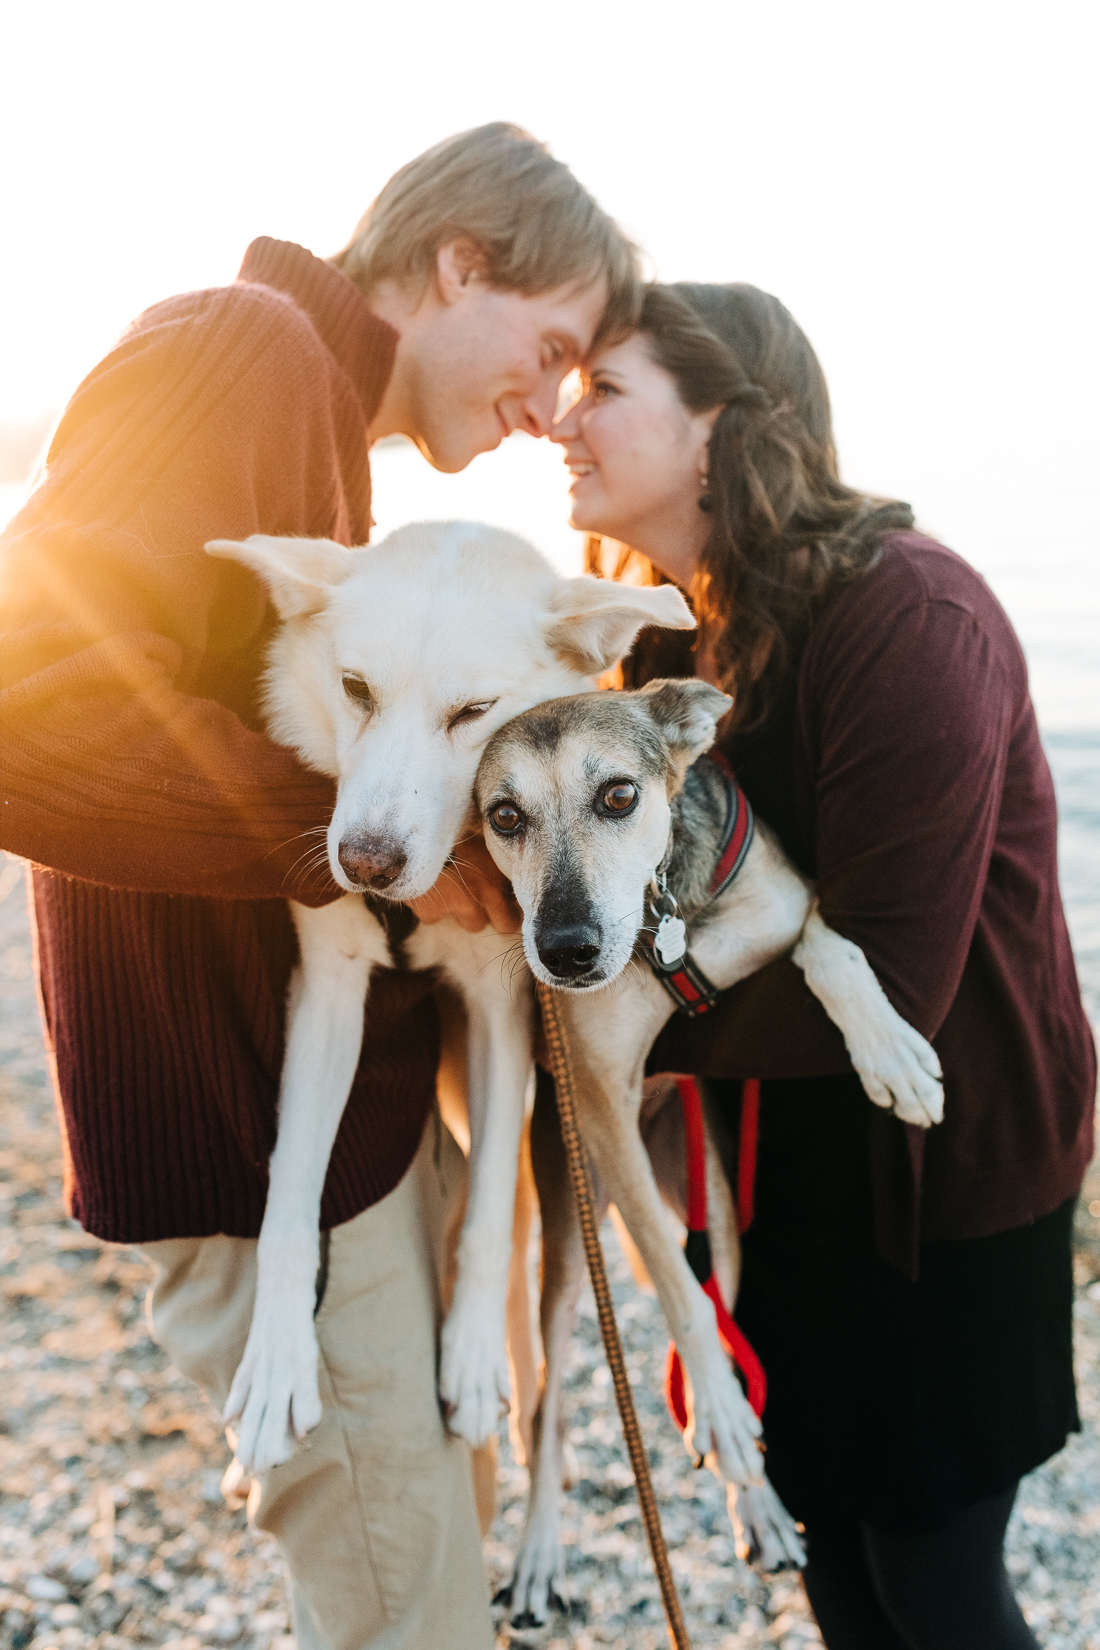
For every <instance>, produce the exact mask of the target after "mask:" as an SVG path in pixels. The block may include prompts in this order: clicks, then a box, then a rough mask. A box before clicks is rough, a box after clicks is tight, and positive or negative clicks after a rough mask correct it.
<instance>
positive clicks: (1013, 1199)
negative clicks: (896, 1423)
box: [652, 532, 1096, 1275]
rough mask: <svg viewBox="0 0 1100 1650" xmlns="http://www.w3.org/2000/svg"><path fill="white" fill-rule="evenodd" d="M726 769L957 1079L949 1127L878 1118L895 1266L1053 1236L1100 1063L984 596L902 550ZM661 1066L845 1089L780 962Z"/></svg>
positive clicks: (1041, 810) (1008, 645)
mask: <svg viewBox="0 0 1100 1650" xmlns="http://www.w3.org/2000/svg"><path fill="white" fill-rule="evenodd" d="M727 749H728V754H729V755H730V757H731V760H732V761H733V762H734V765H735V766H736V767H737V770H738V777H739V779H740V780H741V783H742V784H743V786H744V787H745V789H746V791H747V792H748V795H749V797H750V799H751V800H752V802H753V803H754V805H755V806H756V807H757V809H758V810H759V812H760V814H761V815H762V817H763V818H764V819H766V820H767V821H768V822H769V823H770V824H771V825H773V826H774V827H775V828H776V830H777V831H778V832H779V834H780V836H781V837H782V839H783V842H784V846H785V847H786V848H787V851H788V852H789V853H790V854H791V856H792V857H793V858H794V860H795V861H796V862H797V863H798V864H799V865H800V866H801V867H802V869H803V870H804V871H806V872H807V873H809V874H810V875H812V876H815V877H816V878H817V879H818V891H819V897H820V900H821V911H822V915H823V916H824V918H825V920H826V921H827V922H828V923H829V924H830V925H831V926H832V927H833V928H835V929H837V930H838V932H840V933H841V934H844V935H845V936H846V937H847V938H848V939H851V940H854V941H855V942H856V943H857V944H858V945H860V946H862V948H863V950H864V952H865V953H866V955H867V958H868V960H869V961H870V963H871V966H872V967H873V968H874V970H875V972H876V974H877V975H878V977H879V979H880V980H881V982H882V984H883V986H884V988H885V990H886V993H887V996H888V997H889V998H890V1000H891V1002H892V1003H893V1004H894V1006H895V1008H897V1010H898V1012H899V1013H901V1014H903V1015H904V1016H905V1018H906V1019H907V1020H909V1021H910V1022H911V1023H912V1024H913V1025H915V1026H916V1027H917V1029H918V1030H919V1031H921V1032H923V1033H924V1035H925V1036H926V1037H929V1038H931V1040H932V1042H933V1043H934V1045H935V1048H936V1050H937V1052H938V1054H939V1056H940V1060H941V1062H942V1064H943V1069H944V1094H945V1108H944V1121H943V1122H942V1123H941V1124H940V1125H939V1126H938V1127H936V1128H932V1129H929V1130H928V1131H927V1132H925V1131H923V1130H921V1129H918V1128H913V1127H906V1125H904V1124H902V1123H899V1122H898V1121H897V1119H896V1118H894V1117H893V1116H891V1115H890V1114H889V1113H888V1112H883V1111H880V1110H878V1109H877V1108H876V1107H874V1106H872V1105H871V1104H870V1102H868V1105H867V1114H868V1127H869V1130H870V1151H871V1165H872V1177H873V1191H874V1202H875V1225H876V1239H877V1243H878V1247H879V1249H880V1251H881V1253H882V1254H883V1255H884V1256H885V1257H886V1258H887V1259H888V1260H890V1261H892V1262H893V1263H894V1264H895V1265H896V1266H898V1267H900V1268H901V1269H902V1270H903V1271H905V1272H907V1273H909V1274H910V1275H914V1274H915V1271H916V1267H917V1250H918V1244H919V1241H920V1240H921V1239H937V1238H978V1237H984V1236H987V1235H989V1234H991V1233H993V1232H1000V1231H1005V1230H1007V1229H1008V1228H1010V1227H1013V1226H1021V1225H1024V1224H1026V1223H1027V1222H1029V1221H1032V1220H1036V1219H1037V1218H1038V1217H1039V1216H1041V1215H1047V1214H1050V1213H1051V1212H1052V1211H1053V1210H1054V1209H1056V1208H1057V1207H1058V1206H1059V1205H1060V1204H1061V1203H1063V1202H1065V1200H1066V1199H1067V1198H1070V1197H1072V1196H1073V1195H1074V1194H1075V1192H1076V1191H1077V1190H1078V1188H1079V1187H1080V1184H1081V1180H1082V1177H1083V1175H1084V1171H1085V1168H1086V1167H1087V1165H1088V1162H1089V1159H1090V1157H1091V1155H1092V1143H1093V1105H1094V1098H1095V1094H1096V1051H1095V1048H1094V1045H1093V1041H1092V1035H1091V1033H1090V1030H1089V1026H1088V1022H1087V1020H1086V1018H1085V1012H1084V1009H1083V1007H1082V1004H1081V994H1080V991H1079V989H1078V984H1077V976H1076V972H1075V969H1074V962H1073V954H1072V951H1071V949H1070V942H1069V935H1068V933H1067V931H1066V922H1065V917H1064V915H1063V911H1062V902H1061V899H1060V897H1059V893H1058V859H1057V817H1056V811H1055V803H1054V789H1053V786H1052V784H1051V779H1050V771H1049V769H1048V767H1047V762H1046V758H1045V756H1044V755H1043V750H1042V746H1041V744H1040V742H1039V732H1038V728H1037V727H1036V723H1035V713H1034V710H1033V709H1032V705H1031V699H1030V697H1029V694H1028V684H1027V668H1026V665H1025V663H1024V658H1023V654H1022V652H1021V650H1020V645H1019V642H1018V641H1017V639H1016V636H1015V634H1014V633H1013V630H1012V627H1011V625H1010V624H1009V622H1008V619H1007V618H1006V617H1005V614H1004V612H1003V610H1002V609H1001V607H1000V605H999V604H998V602H997V601H996V599H995V597H994V596H993V594H992V592H991V591H990V590H989V588H988V586H987V585H986V584H985V582H984V581H983V580H982V579H981V578H979V576H978V574H977V573H975V572H974V570H973V569H972V568H971V567H969V566H968V565H967V564H966V562H964V561H963V560H962V559H961V558H960V557H958V556H956V555H954V554H952V552H951V551H950V550H945V549H944V547H943V546H942V545H940V544H936V543H934V542H933V541H932V540H931V539H928V538H924V537H922V536H921V535H920V534H919V533H915V532H899V533H893V534H890V535H888V536H887V537H886V539H885V540H884V543H883V547H882V553H881V556H880V558H879V560H878V562H877V563H876V565H875V567H874V568H873V569H872V570H871V571H870V572H869V573H867V574H866V575H865V576H864V577H863V578H861V579H859V580H858V581H856V582H855V583H853V584H851V585H848V586H846V587H845V588H843V589H841V590H839V591H838V592H837V593H836V594H835V595H834V596H833V597H832V598H831V599H830V600H829V602H828V603H827V604H826V606H825V609H824V611H823V612H822V614H821V615H820V617H819V619H818V620H817V622H816V624H815V625H814V628H813V630H812V632H811V634H810V639H809V641H808V643H807V645H806V648H805V651H804V653H803V656H802V660H801V664H800V668H799V672H798V679H797V684H796V691H795V694H794V696H793V698H792V700H791V701H790V702H789V704H788V705H787V707H786V709H785V711H784V712H783V714H781V715H780V716H779V717H778V718H777V719H776V720H775V722H774V723H773V725H772V727H771V728H770V729H769V730H767V731H766V732H765V733H764V734H763V735H762V736H755V737H754V736H751V735H750V736H747V737H746V738H745V739H743V740H741V741H734V742H732V743H731V744H729V745H728V747H727ZM652 1064H653V1069H657V1070H666V1071H668V1070H673V1071H692V1072H697V1073H701V1074H704V1075H711V1076H728V1077H765V1078H766V1077H796V1078H797V1077H814V1076H820V1075H823V1074H826V1073H836V1072H843V1071H850V1070H851V1067H850V1065H849V1063H848V1059H847V1056H846V1054H845V1052H844V1046H843V1043H842V1040H841V1037H840V1033H839V1032H838V1031H837V1030H836V1028H835V1026H833V1024H832V1023H831V1021H830V1020H829V1019H828V1018H827V1017H826V1015H825V1011H824V1009H822V1008H821V1006H820V1004H819V1003H818V1002H817V1001H816V999H815V998H814V997H812V996H811V995H810V993H809V991H808V990H807V988H806V985H805V983H804V981H803V979H802V976H801V974H800V973H799V972H798V970H797V969H796V968H795V967H794V965H793V963H791V962H789V961H786V960H784V961H781V962H778V963H775V964H773V965H772V966H771V967H770V968H766V969H763V970H762V971H761V972H760V973H759V974H757V975H755V976H754V977H753V978H752V979H750V980H747V981H745V982H744V984H743V985H741V986H739V987H737V988H735V989H734V990H733V991H732V992H730V993H728V994H727V996H726V997H725V998H724V999H723V1002H722V1003H721V1004H720V1006H719V1007H718V1008H717V1009H715V1010H714V1011H713V1012H712V1013H711V1014H709V1015H707V1016H706V1017H704V1018H703V1019H701V1020H697V1021H688V1022H684V1021H677V1022H674V1023H673V1024H672V1025H671V1026H670V1027H669V1028H668V1030H667V1031H666V1032H665V1033H664V1035H663V1036H662V1038H661V1039H660V1040H659V1042H658V1045H657V1049H656V1051H655V1059H654V1061H653V1062H652Z"/></svg>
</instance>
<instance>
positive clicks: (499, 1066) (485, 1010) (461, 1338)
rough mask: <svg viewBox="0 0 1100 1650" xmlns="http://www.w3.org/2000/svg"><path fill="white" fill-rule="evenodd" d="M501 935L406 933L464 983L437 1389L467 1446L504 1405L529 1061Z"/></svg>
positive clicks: (422, 954) (414, 947) (526, 1016)
mask: <svg viewBox="0 0 1100 1650" xmlns="http://www.w3.org/2000/svg"><path fill="white" fill-rule="evenodd" d="M507 949H508V945H507V941H505V940H502V938H501V936H500V935H499V934H496V933H495V932H494V931H493V930H492V929H486V930H485V931H484V932H482V933H481V934H464V933H463V932H462V930H461V929H460V928H458V927H457V925H456V924H454V923H447V922H444V923H435V924H432V925H431V926H430V927H423V926H422V927H421V928H419V929H418V930H417V931H416V933H415V934H414V935H412V936H411V938H410V940H409V941H408V942H407V951H408V954H409V957H410V960H411V961H412V963H413V964H414V966H416V967H425V966H427V967H433V966H434V967H440V968H443V969H445V970H446V973H447V977H448V979H449V980H450V981H451V982H452V983H453V984H454V985H456V986H458V988H459V989H460V991H461V992H462V995H463V1000H464V1002H465V1007H466V1019H467V1031H466V1036H467V1081H466V1092H467V1097H468V1108H469V1125H470V1187H469V1193H468V1196H467V1201H466V1216H465V1219H464V1220H463V1223H462V1233H461V1236H460V1237H459V1242H458V1257H457V1260H458V1273H457V1278H456V1281H455V1290H454V1298H453V1300H452V1302H451V1307H450V1310H449V1311H448V1313H447V1317H446V1320H445V1321H444V1324H443V1335H442V1352H441V1358H440V1370H439V1392H440V1397H441V1398H442V1400H443V1403H444V1406H445V1408H446V1411H447V1418H448V1420H447V1424H448V1426H449V1427H450V1429H451V1431H452V1432H454V1433H456V1434H457V1435H458V1436H459V1437H461V1438H465V1439H466V1440H467V1442H468V1443H470V1444H472V1445H474V1446H475V1447H476V1446H478V1445H480V1444H483V1443H484V1442H485V1440H486V1438H488V1437H489V1435H490V1434H491V1433H494V1432H495V1431H496V1426H497V1421H498V1420H499V1418H500V1415H501V1413H502V1408H507V1404H508V1393H509V1381H508V1354H507V1338H506V1334H505V1310H506V1302H507V1293H508V1269H509V1259H510V1256H511V1252H512V1224H513V1218H514V1210H515V1193H516V1171H517V1164H518V1159H519V1146H520V1135H521V1133H522V1130H523V1120H524V1101H525V1097H526V1093H527V1084H528V1079H529V1077H530V1072H531V1066H532V1050H533V1048H534V1031H535V997H534V986H533V983H532V981H531V980H530V977H529V976H528V975H527V974H526V973H523V974H520V975H518V976H517V977H516V978H515V979H513V980H512V981H511V982H510V984H509V985H507V986H506V985H505V984H504V983H503V982H502V980H501V977H500V972H501V971H500V968H499V966H498V965H499V964H500V961H501V957H502V953H503V952H506V951H507Z"/></svg>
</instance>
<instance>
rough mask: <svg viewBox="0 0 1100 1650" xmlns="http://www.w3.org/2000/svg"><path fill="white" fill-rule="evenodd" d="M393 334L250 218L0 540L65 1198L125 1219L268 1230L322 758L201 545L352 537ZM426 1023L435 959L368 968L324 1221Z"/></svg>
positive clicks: (3, 682)
mask: <svg viewBox="0 0 1100 1650" xmlns="http://www.w3.org/2000/svg"><path fill="white" fill-rule="evenodd" d="M395 346H396V336H395V334H394V333H393V331H392V330H391V329H390V328H389V327H388V326H386V325H385V324H384V323H383V322H380V321H379V320H377V319H376V318H375V317H374V316H373V315H372V314H371V312H370V310H369V308H368V307H367V304H366V303H365V301H364V299H363V297H362V295H361V294H360V293H359V291H358V290H357V289H356V288H355V287H354V286H353V285H352V283H351V282H350V281H348V280H347V279H346V277H345V276H343V275H342V274H340V273H339V272H338V271H337V270H335V269H333V268H331V267H330V266H329V265H327V264H324V263H321V262H320V261H319V260H318V259H316V258H314V257H312V256H311V255H310V254H309V253H308V252H306V251H304V250H303V249H302V248H301V247H296V246H292V245H289V244H287V243H285V242H277V241H270V240H260V241H256V242H254V243H253V245H252V246H251V247H250V248H249V251H248V254H247V256H246V258H245V262H244V265H243V267H242V269H241V273H240V276H239V278H238V280H237V282H236V283H235V284H234V285H233V286H230V287H225V288H219V289H216V290H213V291H208V292H195V293H188V294H186V295H184V296H182V297H179V298H173V299H170V300H168V301H167V302H166V303H163V304H159V305H157V306H156V307H155V308H153V309H151V310H149V311H147V312H146V313H145V314H144V315H142V316H141V317H139V319H138V320H137V321H136V322H135V323H134V325H133V326H132V327H131V328H130V330H129V331H128V332H127V333H126V334H125V336H124V337H123V338H122V339H121V341H120V342H119V344H118V346H117V347H116V348H115V349H114V350H113V351H112V352H111V354H110V355H108V356H107V358H106V359H105V360H104V361H103V362H101V363H100V365H99V366H98V367H97V368H96V369H95V371H94V372H92V373H91V374H90V375H89V377H88V378H87V379H86V380H85V381H84V383H83V384H82V385H81V386H80V388H79V389H78V390H77V392H76V394H75V396H74V397H73V399H72V401H71V403H70V404H69V406H68V408H67V409H66V412H65V415H64V417H63V418H62V421H61V424H60V426H59V428H58V431H57V434H56V436H55V438H54V441H53V443H52V446H51V449H50V453H49V458H48V463H47V467H46V471H45V477H44V480H43V481H42V484H41V485H40V487H39V488H38V490H37V491H36V492H35V494H34V496H33V497H32V498H31V500H30V501H29V503H28V504H27V506H26V507H25V508H24V509H23V511H22V512H21V513H20V514H19V515H18V516H17V517H16V519H15V521H14V522H13V523H12V524H11V526H10V528H9V529H8V532H7V533H6V534H5V536H4V538H3V540H2V541H0V846H2V847H4V848H6V849H8V850H9V851H10V852H12V853H15V854H20V855H23V856H25V857H26V858H28V859H30V860H32V861H33V862H34V863H35V865H36V867H50V869H49V870H45V869H36V870H35V871H34V873H33V896H34V912H35V916H36V919H37V929H38V957H39V971H40V978H41V987H42V1000H43V1006H44V1013H45V1019H46V1025H47V1033H48V1040H49V1042H50V1044H51V1048H52V1053H53V1056H54V1061H55V1069H56V1081H57V1090H58V1096H59V1102H60V1107H61V1112H62V1117H63V1122H64V1128H65V1132H66V1136H67V1142H68V1157H69V1197H70V1201H71V1207H72V1211H73V1213H74V1215H76V1217H77V1218H78V1219H79V1220H80V1221H81V1223H82V1224H83V1225H84V1226H85V1227H86V1228H87V1229H88V1230H89V1231H91V1232H94V1233H96V1234H97V1235H98V1236H100V1237H103V1238H108V1239H112V1240H114V1241H118V1242H137V1241H152V1240H154V1239H157V1238H167V1237H182V1236H204V1235H207V1234H210V1233H214V1232H226V1233H230V1234H233V1235H238V1236H250V1235H255V1234H256V1233H257V1232H258V1231H259V1226H260V1221H261V1218H262V1215H263V1207H264V1199H265V1196H266V1190H267V1159H268V1156H269V1153H270V1149H271V1145H272V1143H273V1139H274V1127H275V1101H276V1094H277V1088H278V1080H279V1071H280V1066H281V1062H282V1052H283V1025H284V1000H285V995H286V987H287V981H288V978H289V974H290V970H291V968H292V966H293V962H294V958H295V940H294V933H293V928H292V926H291V923H290V919H289V915H288V912H287V909H286V904H285V899H286V896H288V895H292V896H293V897H294V898H295V899H298V900H302V901H304V902H306V903H312V904H324V903H325V902H326V901H327V900H329V899H332V898H334V897H335V896H336V893H337V889H336V887H335V885H334V884H333V883H332V882H331V880H330V878H329V876H328V872H327V869H324V870H322V871H320V872H317V871H311V870H310V866H311V864H312V863H313V862H314V860H315V856H314V854H313V849H314V848H315V847H316V846H317V845H318V841H319V833H320V832H321V831H322V830H323V828H324V827H325V825H326V824H327V822H328V818H329V815H330V813H331V810H332V804H333V787H332V784H331V782H330V781H329V780H327V779H324V778H322V777H320V776H318V775H316V774H312V773H310V772H308V771H307V770H306V769H304V768H303V767H302V766H301V764H300V763H299V762H298V761H297V759H296V758H295V757H294V756H293V755H292V754H291V753H290V752H289V751H287V750H285V749H283V748H282V747H280V746H278V745H275V744H273V743H272V742H271V741H270V740H269V739H268V738H267V737H266V735H265V733H264V732H263V729H262V723H261V719H260V715H259V710H258V704H257V691H256V690H257V680H258V675H259V672H260V669H261V667H262V663H263V657H264V648H265V644H266V642H267V639H268V637H269V635H270V632H271V627H272V623H273V615H272V612H271V609H270V607H269V606H268V604H267V602H266V599H265V595H264V592H263V591H262V589H261V588H260V586H259V584H258V583H257V582H256V581H255V580H254V579H253V578H252V577H251V575H250V574H248V573H246V572H245V571H244V570H243V569H241V568H239V567H237V566H235V565H234V564H232V563H227V562H222V561H218V562H215V561H212V560H211V559H210V558H208V557H207V556H206V555H205V554H204V553H203V544H204V542H205V541H206V540H207V539H209V538H244V537H246V536H247V535H248V534H249V533H255V532H265V533H278V534H299V535H308V536H324V537H329V538H334V539H337V540H339V541H340V542H341V543H343V544H361V543H364V542H365V541H366V539H367V537H368V534H369V527H370V467H369V462H368V453H367V426H368V424H369V422H370V419H371V418H372V416H373V415H374V413H375V412H376V410H377V407H378V405H379V403H380V401H381V398H382V394H383V392H384V390H385V387H386V383H387V381H388V379H389V375H390V372H391V370H392V367H393V357H394V350H395ZM437 1048H438V1035H437V1023H436V1018H435V1011H434V1006H433V1004H432V1002H431V1000H430V998H429V996H428V982H427V981H426V980H425V979H424V978H422V977H417V976H410V977H400V976H397V975H391V974H382V975H380V976H376V978H375V982H374V984H373V985H372V991H371V999H370V1004H369V1008H368V1013H367V1022H366V1030H365V1036H364V1044H363V1056H362V1060H361V1063H360V1068H359V1072H358V1075H357V1078H356V1081H355V1085H354V1088H353V1090H352V1095H351V1099H350V1101H349V1104H348V1108H347V1111H346V1112H345V1115H344V1120H343V1123H342V1126H341V1129H340V1133H339V1135H338V1137H337V1141H336V1146H335V1149H334V1151H333V1156H332V1163H331V1166H330V1169H329V1175H328V1180H327V1183H326V1186H325V1193H324V1200H323V1204H322V1221H323V1223H324V1224H325V1225H326V1226H329V1225H334V1224H337V1223H338V1222H341V1221H344V1220H348V1219H350V1218H351V1217H352V1216H353V1215H355V1214H357V1213H358V1212H359V1211H360V1210H361V1209H363V1208H365V1207H366V1206H367V1205H368V1204H370V1203H372V1202H375V1201H377V1199H379V1198H380V1197H383V1196H384V1195H385V1194H386V1193H387V1192H388V1191H390V1190H391V1189H392V1188H393V1187H394V1186H395V1185H396V1184H397V1181H398V1180H399V1179H400V1177H401V1175H402V1174H403V1173H404V1171H405V1169H406V1167H407V1166H408V1164H409V1162H410V1161H411V1159H412V1156H413V1153H414V1151H415V1150H416V1146H417V1143H418V1141H419V1138H420V1134H421V1130H422V1127H423V1122H424V1117H425V1115H426V1112H427V1107H428V1105H429V1103H430V1099H431V1095H432V1091H433V1084H434V1075H435V1066H436V1058H437Z"/></svg>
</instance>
